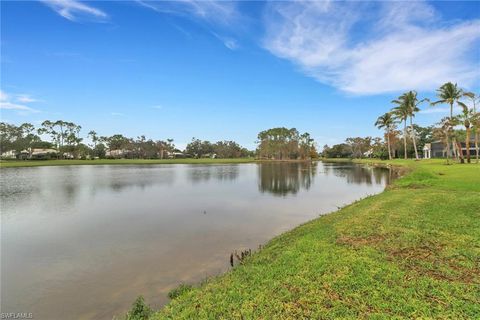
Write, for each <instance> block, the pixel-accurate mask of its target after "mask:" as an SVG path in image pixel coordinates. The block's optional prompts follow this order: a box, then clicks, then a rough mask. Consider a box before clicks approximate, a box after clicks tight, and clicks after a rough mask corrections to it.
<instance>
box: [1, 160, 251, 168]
mask: <svg viewBox="0 0 480 320" xmlns="http://www.w3.org/2000/svg"><path fill="white" fill-rule="evenodd" d="M254 161H255V160H254V159H253V158H238V159H163V160H161V159H158V160H143V159H99V160H26V161H5V160H3V161H0V167H1V168H10V167H37V166H68V165H102V164H115V165H117V164H118V165H122V164H142V165H143V164H145V165H147V164H175V163H177V164H179V163H180V164H181V163H183V164H195V163H199V164H208V163H212V164H213V163H247V162H254Z"/></svg>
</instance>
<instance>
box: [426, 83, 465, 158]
mask: <svg viewBox="0 0 480 320" xmlns="http://www.w3.org/2000/svg"><path fill="white" fill-rule="evenodd" d="M463 96H464V92H463V90H462V89H460V88H459V87H458V86H457V84H456V83H455V84H453V83H451V82H447V83H445V84H443V85H442V86H441V87H440V88H439V89H437V97H438V98H439V100H437V101H434V102H432V103H431V105H432V106H434V105H437V104H442V103H446V104H449V105H450V122H451V124H453V122H454V119H453V105H454V104H455V103H457V104H460V105H461V104H462V103H461V102H460V101H459V100H460V99H461V98H462V97H463ZM452 145H453V150H454V151H455V145H456V141H455V137H453V139H452ZM460 152H461V150H460ZM447 157H448V155H447Z"/></svg>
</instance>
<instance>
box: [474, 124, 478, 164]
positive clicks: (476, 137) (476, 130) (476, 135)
mask: <svg viewBox="0 0 480 320" xmlns="http://www.w3.org/2000/svg"><path fill="white" fill-rule="evenodd" d="M475 153H476V155H475V157H476V158H477V163H478V128H475Z"/></svg>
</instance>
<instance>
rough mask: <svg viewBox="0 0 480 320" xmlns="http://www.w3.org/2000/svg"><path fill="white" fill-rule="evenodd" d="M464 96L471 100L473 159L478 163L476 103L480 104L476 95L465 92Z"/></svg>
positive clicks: (479, 128) (477, 115)
mask: <svg viewBox="0 0 480 320" xmlns="http://www.w3.org/2000/svg"><path fill="white" fill-rule="evenodd" d="M464 95H465V96H466V97H469V98H470V99H471V100H472V105H473V107H472V111H473V123H472V124H473V130H474V132H473V134H474V136H475V158H476V159H477V163H479V161H478V154H479V152H478V151H479V150H478V136H479V134H480V133H479V130H480V113H478V112H477V103H479V102H480V97H479V96H478V95H476V94H475V93H473V92H466V93H464Z"/></svg>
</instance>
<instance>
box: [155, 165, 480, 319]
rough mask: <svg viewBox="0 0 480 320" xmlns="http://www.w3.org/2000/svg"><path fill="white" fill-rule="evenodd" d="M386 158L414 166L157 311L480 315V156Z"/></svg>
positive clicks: (242, 315) (201, 315)
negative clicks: (459, 160)
mask: <svg viewBox="0 0 480 320" xmlns="http://www.w3.org/2000/svg"><path fill="white" fill-rule="evenodd" d="M384 163H385V164H390V165H398V166H406V167H408V168H409V169H410V173H408V174H407V175H406V176H404V177H403V178H401V179H399V180H397V181H396V183H395V184H394V185H393V186H391V187H390V188H388V190H386V191H385V192H383V193H381V194H379V195H376V196H372V197H368V198H366V199H364V200H361V201H358V202H356V203H354V204H352V205H350V206H347V207H345V208H343V209H342V210H339V211H337V212H335V213H332V214H330V215H326V216H323V217H320V218H318V219H316V220H314V221H311V222H309V223H306V224H304V225H302V226H300V227H298V228H296V229H294V230H292V231H290V232H287V233H285V234H283V235H281V236H279V237H277V238H275V239H273V240H272V241H270V242H269V243H268V244H267V245H266V246H265V247H264V248H263V249H262V250H261V251H260V252H258V253H256V254H254V255H253V256H252V257H249V258H248V259H247V260H246V262H245V264H243V265H238V266H236V267H235V268H233V270H232V271H231V272H228V273H226V274H224V275H222V276H219V277H216V278H213V279H211V280H209V281H207V282H206V283H204V284H202V285H201V286H199V287H196V288H193V289H191V290H183V292H182V293H181V294H180V295H179V296H178V297H177V298H175V299H174V300H172V301H171V302H170V303H169V304H168V305H167V306H166V307H165V308H163V309H162V310H160V311H159V312H157V313H156V314H155V315H154V316H153V319H207V318H208V319H232V318H237V319H302V318H311V319H320V318H321V319H334V318H369V317H372V318H379V319H387V318H388V319H389V318H392V317H396V318H451V319H467V318H472V319H473V318H478V315H480V303H479V302H480V165H475V164H471V165H460V164H455V165H449V166H447V165H444V162H443V161H435V160H430V161H421V162H414V161H385V162H384Z"/></svg>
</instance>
